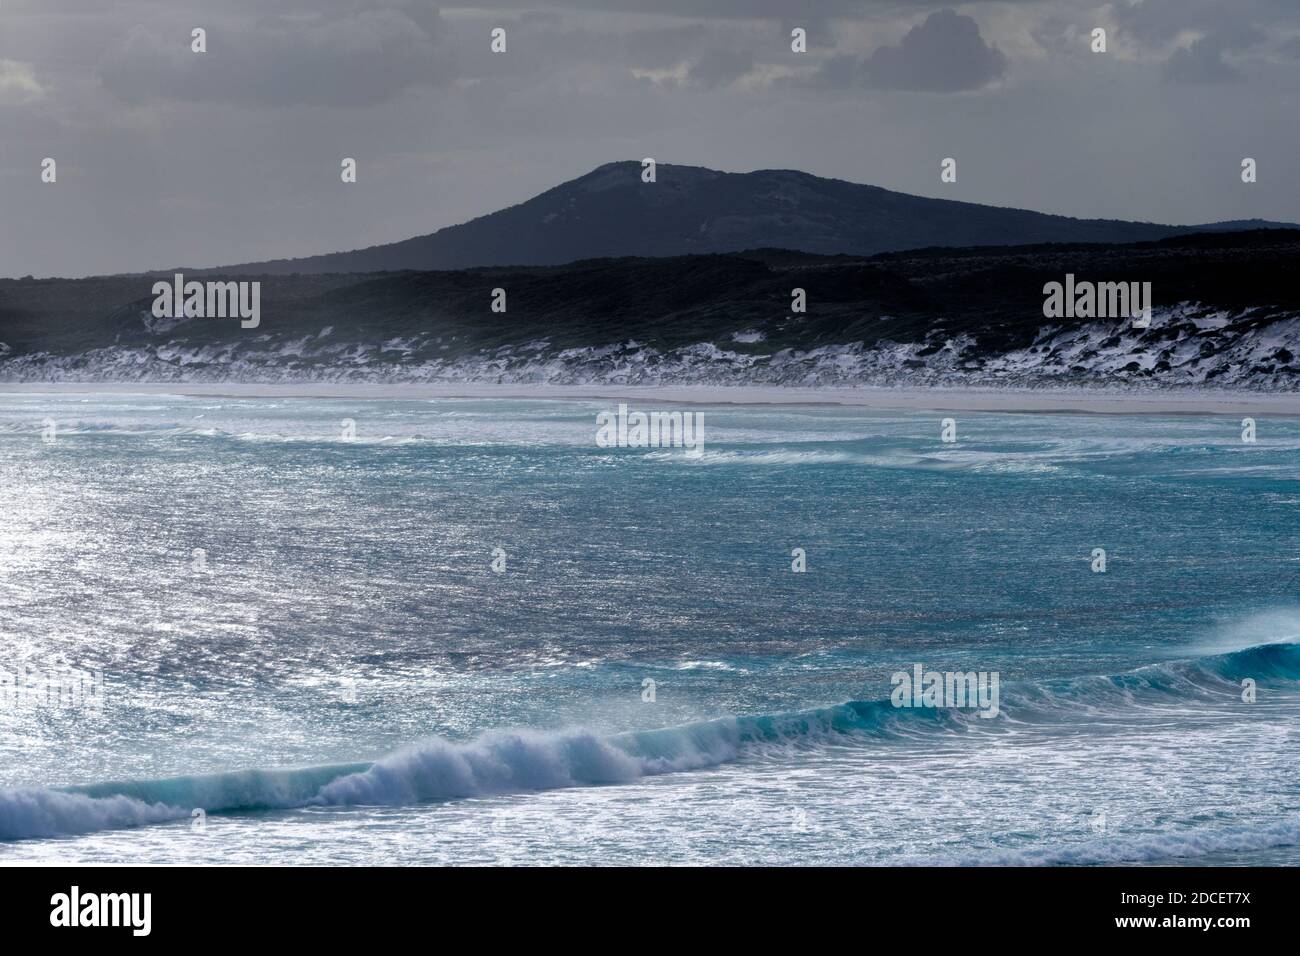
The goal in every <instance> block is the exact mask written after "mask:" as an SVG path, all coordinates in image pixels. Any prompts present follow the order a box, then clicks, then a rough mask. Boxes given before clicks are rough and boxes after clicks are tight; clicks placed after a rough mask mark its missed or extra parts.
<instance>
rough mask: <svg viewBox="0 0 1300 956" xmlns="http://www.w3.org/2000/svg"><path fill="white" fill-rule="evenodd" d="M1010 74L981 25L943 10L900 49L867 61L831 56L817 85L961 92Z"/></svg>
mask: <svg viewBox="0 0 1300 956" xmlns="http://www.w3.org/2000/svg"><path fill="white" fill-rule="evenodd" d="M1006 70H1007V58H1006V56H1005V55H1004V54H1003V53H1002V51H1001V50H999V49H998V48H997V47H995V46H992V45H991V44H989V43H986V42H985V41H984V38H983V37H982V36H980V28H979V24H978V23H976V22H975V21H974V20H973V19H971V18H970V17H968V16H965V15H963V14H960V13H957V12H956V11H955V10H940V11H938V12H937V13H932V14H930V16H928V17H926V19H925V22H924V23H922V24H920V25H919V26H915V27H913V28H912V29H911V30H909V31H908V33H907V35H906V36H904V37H903V39H902V42H901V43H899V44H898V46H883V47H880V48H879V49H877V50H876V51H875V52H874V53H872V54H871V55H870V56H868V57H866V58H865V59H864V58H859V57H855V56H853V55H851V54H840V55H838V56H833V57H830V58H829V59H828V60H827V61H826V62H825V63H824V64H823V66H822V69H821V71H820V73H819V75H818V77H817V79H816V81H815V82H816V84H817V85H819V86H829V87H844V86H870V87H875V88H877V89H882V90H915V91H920V92H929V93H956V92H959V91H962V90H977V89H980V88H982V87H984V86H987V85H988V84H990V83H992V82H993V81H994V80H997V79H1000V78H1001V77H1002V76H1004V75H1005V74H1006Z"/></svg>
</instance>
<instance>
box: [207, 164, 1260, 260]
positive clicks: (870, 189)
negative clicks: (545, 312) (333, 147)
mask: <svg viewBox="0 0 1300 956" xmlns="http://www.w3.org/2000/svg"><path fill="white" fill-rule="evenodd" d="M1269 225H1281V224H1272V223H1261V222H1259V221H1257V220H1250V221H1248V222H1240V223H1219V224H1216V225H1211V226H1202V227H1194V226H1165V225H1160V224H1156V223H1140V222H1124V221H1120V220H1102V219H1073V218H1070V217H1067V216H1054V215H1049V214H1046V213H1038V212H1031V211H1029V210H1024V209H1007V208H1002V207H997V206H982V205H978V204H975V203H968V202H956V201H952V200H947V199H934V198H928V197H922V196H912V195H908V194H906V193H898V192H891V191H890V190H887V189H882V188H880V187H878V186H867V185H862V184H859V183H851V182H846V181H844V180H840V179H827V178H823V177H821V176H815V175H812V174H810V173H806V172H801V171H799V170H793V169H762V170H755V171H753V172H747V173H730V172H721V171H719V170H715V169H708V168H706V167H703V166H684V165H677V164H673V163H657V164H656V167H655V181H654V182H644V181H643V180H642V164H641V161H640V160H616V161H613V162H607V163H603V164H601V165H600V166H597V167H596V168H595V169H593V170H591V171H590V172H588V173H585V174H583V175H582V176H579V177H578V178H577V179H572V180H569V181H567V182H564V183H561V184H559V185H558V186H555V187H553V188H551V189H548V190H547V191H545V192H543V193H541V194H539V195H537V196H534V197H533V198H532V199H529V200H526V201H524V202H522V203H519V204H518V205H515V206H511V207H509V208H506V209H501V210H498V211H497V212H494V213H490V214H488V215H485V216H480V217H479V218H477V219H473V220H471V221H469V222H466V223H462V224H461V225H457V226H449V227H447V228H445V229H440V230H438V231H437V232H434V233H430V234H429V235H425V236H417V237H415V238H413V239H407V240H404V241H401V242H395V243H390V244H388V245H382V246H372V247H370V248H368V249H358V250H354V251H352V252H339V253H330V254H328V255H321V256H311V257H308V258H304V259H281V260H275V261H272V262H262V263H251V264H243V265H238V266H230V267H226V268H224V269H221V270H209V271H221V272H224V273H245V274H248V273H260V274H284V273H290V272H303V273H325V272H384V271H395V270H406V269H412V270H438V269H466V268H472V267H475V266H506V265H559V264H562V263H566V262H573V261H576V260H579V259H592V258H611V257H621V256H679V255H690V254H693V253H722V252H740V251H744V250H747V249H758V248H779V249H789V250H793V251H797V252H809V253H817V254H821V255H833V254H837V253H846V254H850V255H873V254H876V253H880V252H896V251H903V250H907V249H917V248H926V247H933V246H1004V245H1021V244H1033V243H1045V242H1140V241H1152V240H1158V239H1164V238H1169V237H1171V236H1177V235H1184V234H1187V233H1190V232H1196V231H1202V230H1221V231H1236V230H1240V229H1243V228H1260V227H1261V226H1269Z"/></svg>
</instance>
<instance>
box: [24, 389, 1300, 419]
mask: <svg viewBox="0 0 1300 956" xmlns="http://www.w3.org/2000/svg"><path fill="white" fill-rule="evenodd" d="M0 393H3V394H61V395H69V394H93V395H105V394H110V395H111V394H116V395H186V396H194V397H217V396H228V397H237V398H343V399H388V400H402V399H409V400H413V401H420V400H429V399H456V398H477V399H491V398H503V399H537V400H545V401H626V402H629V403H632V402H640V403H643V404H650V403H668V404H682V405H843V406H850V407H857V408H874V409H882V410H902V411H907V410H913V411H969V412H1080V413H1089V414H1095V413H1104V414H1129V415H1161V414H1163V415H1168V414H1189V415H1300V393H1265V392H1240V391H1238V392H1233V391H1214V390H1190V389H1189V390H1180V391H1166V392H1154V391H1145V392H1144V391H1131V392H1122V391H1102V390H1096V389H1086V390H1085V389H1050V390H1049V389H1042V390H1028V389H1003V390H998V389H974V388H969V389H940V388H933V389H922V388H910V389H908V388H871V387H862V388H783V387H773V386H730V387H727V386H685V385H670V386H650V387H647V386H619V385H492V384H486V383H473V382H467V383H459V384H416V383H374V384H369V383H367V384H340V383H331V382H321V383H311V382H300V383H287V384H272V383H242V382H168V383H158V384H149V383H140V382H0Z"/></svg>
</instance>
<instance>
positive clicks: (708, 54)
mask: <svg viewBox="0 0 1300 956" xmlns="http://www.w3.org/2000/svg"><path fill="white" fill-rule="evenodd" d="M753 68H754V57H753V54H751V53H749V52H742V51H737V50H721V49H713V50H707V51H705V53H704V55H703V56H701V57H700V58H699V59H698V60H696V61H695V63H694V64H692V66H691V68H690V70H689V72H688V73H687V76H686V78H687V81H688V82H690V83H691V84H692V85H695V86H701V87H704V88H705V89H710V90H712V89H716V88H718V87H722V86H727V85H729V84H730V83H732V82H734V81H735V80H738V79H740V78H741V77H742V76H744V75H745V74H746V73H748V72H749V71H750V70H752V69H753Z"/></svg>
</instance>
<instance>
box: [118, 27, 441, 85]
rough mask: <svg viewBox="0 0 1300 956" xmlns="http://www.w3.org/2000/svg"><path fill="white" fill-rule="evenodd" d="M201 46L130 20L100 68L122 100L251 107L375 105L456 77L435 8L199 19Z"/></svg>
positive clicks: (186, 36) (183, 34)
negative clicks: (201, 49) (203, 49)
mask: <svg viewBox="0 0 1300 956" xmlns="http://www.w3.org/2000/svg"><path fill="white" fill-rule="evenodd" d="M205 29H207V31H208V38H207V46H208V51H209V52H208V53H206V54H204V53H193V52H191V50H190V39H189V33H188V31H185V32H184V33H181V34H179V35H178V34H177V33H176V32H175V31H172V32H169V33H168V34H167V35H165V36H164V35H160V34H159V33H156V32H153V31H151V30H146V29H144V28H142V27H135V28H134V29H133V30H132V31H131V32H130V34H129V35H128V36H127V38H126V39H125V41H123V42H122V43H121V44H119V45H118V46H117V47H116V48H115V49H113V50H112V51H110V52H109V54H108V55H107V56H106V57H105V60H104V62H103V64H102V66H101V68H100V81H101V82H102V83H103V85H104V87H105V89H107V90H108V91H109V92H111V93H113V94H114V95H116V96H117V97H119V98H120V99H122V100H125V101H128V102H144V101H148V100H154V99H174V100H182V101H192V102H203V101H211V102H227V103H234V104H239V105H252V106H274V107H293V106H342V107H348V106H373V105H375V104H378V103H382V102H385V101H387V100H390V99H392V98H393V97H395V96H396V95H397V94H398V93H400V92H402V91H403V90H405V89H408V88H410V87H414V86H424V85H436V84H438V83H443V82H447V81H449V80H450V79H451V78H452V76H453V75H454V70H453V69H452V59H451V55H452V50H451V48H450V46H449V45H448V44H446V43H444V42H442V41H443V33H442V24H441V21H440V19H439V17H438V14H437V12H436V11H433V10H432V9H431V8H427V7H424V6H422V5H415V4H411V5H409V6H408V7H407V8H405V9H395V8H370V9H360V10H355V11H352V12H349V13H346V14H344V15H341V16H337V17H334V18H332V19H321V18H317V19H315V20H311V21H306V22H304V21H303V20H300V19H296V18H295V19H286V18H279V17H269V18H264V19H260V20H257V21H239V22H238V25H230V26H223V25H222V24H220V23H216V24H213V25H212V26H210V27H205Z"/></svg>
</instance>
